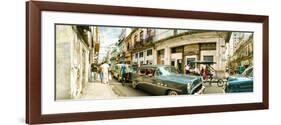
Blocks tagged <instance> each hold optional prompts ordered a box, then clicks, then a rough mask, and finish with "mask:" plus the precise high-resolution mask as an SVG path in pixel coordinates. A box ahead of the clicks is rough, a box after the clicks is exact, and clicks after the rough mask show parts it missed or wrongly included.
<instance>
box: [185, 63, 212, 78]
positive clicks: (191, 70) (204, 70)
mask: <svg viewBox="0 0 281 125" xmlns="http://www.w3.org/2000/svg"><path fill="white" fill-rule="evenodd" d="M185 74H187V75H188V74H193V75H200V76H203V79H207V78H209V77H212V73H211V71H210V68H209V67H208V66H204V67H201V69H200V65H197V66H195V67H191V65H190V64H187V65H185Z"/></svg>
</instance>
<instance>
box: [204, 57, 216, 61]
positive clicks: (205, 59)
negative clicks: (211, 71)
mask: <svg viewBox="0 0 281 125" xmlns="http://www.w3.org/2000/svg"><path fill="white" fill-rule="evenodd" d="M203 60H204V61H208V62H213V61H214V56H203Z"/></svg>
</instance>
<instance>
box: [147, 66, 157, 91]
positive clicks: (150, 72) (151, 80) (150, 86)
mask: <svg viewBox="0 0 281 125" xmlns="http://www.w3.org/2000/svg"><path fill="white" fill-rule="evenodd" d="M155 69H156V68H148V69H147V70H146V75H145V77H144V81H145V86H144V87H145V88H144V89H146V90H147V91H148V92H149V93H152V94H155V95H158V94H159V93H158V87H157V84H156V82H155V81H156V79H155Z"/></svg>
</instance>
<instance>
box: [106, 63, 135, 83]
mask: <svg viewBox="0 0 281 125" xmlns="http://www.w3.org/2000/svg"><path fill="white" fill-rule="evenodd" d="M122 65H124V66H125V67H126V69H125V72H126V74H125V79H124V80H122V72H121V68H122ZM136 70H137V67H136V66H135V65H127V64H116V65H113V66H112V74H113V77H114V78H115V79H117V80H118V81H122V83H123V82H131V81H132V74H133V73H136Z"/></svg>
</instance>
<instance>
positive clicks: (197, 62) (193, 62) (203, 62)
mask: <svg viewBox="0 0 281 125" xmlns="http://www.w3.org/2000/svg"><path fill="white" fill-rule="evenodd" d="M190 63H191V64H195V63H196V64H216V62H213V61H192V62H190Z"/></svg>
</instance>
